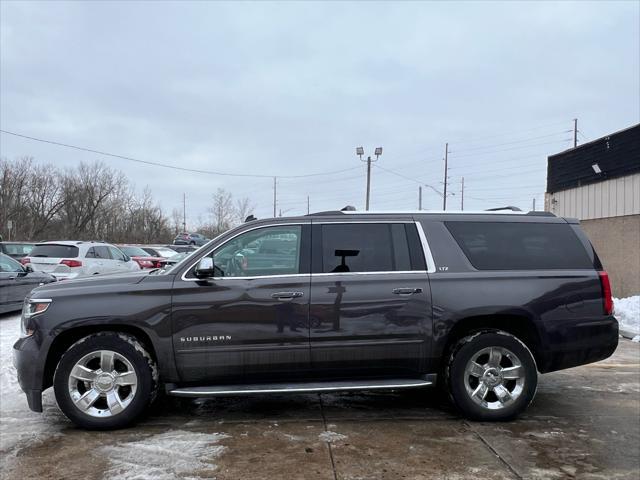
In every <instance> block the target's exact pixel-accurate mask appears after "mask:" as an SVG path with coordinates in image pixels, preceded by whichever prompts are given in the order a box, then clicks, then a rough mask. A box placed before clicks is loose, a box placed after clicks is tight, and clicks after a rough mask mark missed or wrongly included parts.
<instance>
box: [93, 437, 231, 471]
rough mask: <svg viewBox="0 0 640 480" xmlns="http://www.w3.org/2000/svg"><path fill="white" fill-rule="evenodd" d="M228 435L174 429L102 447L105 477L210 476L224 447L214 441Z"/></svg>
mask: <svg viewBox="0 0 640 480" xmlns="http://www.w3.org/2000/svg"><path fill="white" fill-rule="evenodd" d="M227 437H228V435H225V434H221V433H198V432H188V431H185V430H174V431H170V432H166V433H160V434H158V435H152V436H150V437H147V438H145V439H144V440H140V441H136V442H126V443H122V444H120V445H112V446H108V447H103V448H102V449H101V452H102V453H103V454H104V455H106V456H107V457H109V460H110V462H111V465H110V467H109V468H108V470H107V472H106V473H105V478H106V479H116V478H117V479H120V480H134V479H135V480H147V479H149V480H150V479H154V480H165V479H166V480H172V479H175V478H189V479H197V478H211V477H212V476H213V473H214V471H215V470H216V469H217V466H216V465H215V464H214V463H213V461H214V460H215V458H216V457H218V456H219V455H220V454H221V453H222V452H223V451H224V449H225V448H226V447H224V446H222V445H216V444H217V443H218V442H219V441H220V440H222V439H223V438H227Z"/></svg>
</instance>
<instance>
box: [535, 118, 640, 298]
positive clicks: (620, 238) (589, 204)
mask: <svg viewBox="0 0 640 480" xmlns="http://www.w3.org/2000/svg"><path fill="white" fill-rule="evenodd" d="M545 210H547V211H550V212H553V213H554V214H556V215H558V216H562V217H573V218H578V219H579V220H580V223H581V224H582V228H583V229H584V230H585V232H586V233H587V235H588V236H589V238H590V240H591V243H593V246H594V247H595V249H596V251H597V252H598V255H599V257H600V260H601V262H602V264H603V265H604V267H605V269H606V270H607V272H609V275H610V278H611V284H612V288H613V294H614V296H616V297H628V296H631V295H638V294H640V125H635V126H633V127H630V128H627V129H625V130H621V131H619V132H616V133H613V134H611V135H608V136H606V137H603V138H600V139H598V140H594V141H593V142H589V143H585V144H584V145H581V146H579V147H577V148H574V149H571V150H567V151H565V152H562V153H558V154H556V155H551V156H550V157H549V158H548V162H547V192H546V194H545Z"/></svg>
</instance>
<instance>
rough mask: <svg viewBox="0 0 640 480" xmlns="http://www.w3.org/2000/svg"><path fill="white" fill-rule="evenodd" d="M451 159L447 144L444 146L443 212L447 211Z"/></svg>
mask: <svg viewBox="0 0 640 480" xmlns="http://www.w3.org/2000/svg"><path fill="white" fill-rule="evenodd" d="M448 159H449V144H448V143H445V146H444V195H443V196H442V210H446V209H447V177H448V170H449V166H448V164H447V162H448Z"/></svg>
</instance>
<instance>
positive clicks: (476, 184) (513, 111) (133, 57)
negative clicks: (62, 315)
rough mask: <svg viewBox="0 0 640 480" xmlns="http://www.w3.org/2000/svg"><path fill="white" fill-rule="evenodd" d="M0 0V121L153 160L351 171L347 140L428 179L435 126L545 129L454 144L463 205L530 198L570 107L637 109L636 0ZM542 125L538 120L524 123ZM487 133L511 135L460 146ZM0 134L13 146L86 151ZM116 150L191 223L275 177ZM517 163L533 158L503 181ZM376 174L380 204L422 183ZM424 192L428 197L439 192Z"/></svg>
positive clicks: (450, 130) (41, 155)
mask: <svg viewBox="0 0 640 480" xmlns="http://www.w3.org/2000/svg"><path fill="white" fill-rule="evenodd" d="M0 8H1V13H2V15H1V17H2V20H1V22H2V23H1V27H2V28H1V38H0V40H1V45H0V49H1V50H0V53H1V54H2V55H1V68H2V83H1V88H0V93H1V97H2V102H1V103H2V106H1V107H0V121H1V123H2V128H4V129H6V130H13V131H17V132H21V133H25V134H28V135H33V136H40V137H43V138H49V139H53V140H57V141H61V142H65V143H73V144H78V145H82V146H87V147H90V148H96V149H100V150H106V151H110V152H114V153H119V154H123V155H128V156H133V157H137V158H141V159H148V160H156V161H160V162H163V163H172V164H176V165H181V166H185V165H186V166H190V167H193V168H206V169H212V170H226V171H236V172H257V173H264V174H267V175H286V174H303V173H309V172H317V171H326V170H338V169H342V168H346V167H349V166H357V165H358V162H359V161H358V158H357V157H356V156H355V155H354V148H355V147H356V146H357V145H360V144H362V145H364V146H365V147H366V148H367V149H368V150H372V149H373V148H374V147H375V146H378V145H383V146H384V148H385V153H384V155H383V157H382V158H381V159H380V162H381V163H380V165H384V166H385V167H386V168H390V169H400V170H401V171H402V172H403V173H404V174H406V175H408V176H410V177H412V178H418V179H419V180H420V181H424V182H427V183H431V184H436V185H437V182H439V181H440V180H441V178H442V176H443V172H442V162H441V157H442V153H443V150H444V143H445V142H447V141H449V142H450V144H451V145H452V150H455V148H456V147H457V149H458V150H460V149H462V148H463V147H465V148H469V147H471V146H482V145H492V144H498V143H501V141H508V140H520V139H522V138H527V136H531V137H533V136H536V135H543V134H545V133H546V134H552V133H555V134H557V136H556V137H552V138H551V139H550V140H556V141H557V143H555V144H546V145H539V146H532V147H528V148H526V149H522V150H515V151H509V152H500V151H497V150H500V149H499V148H495V149H494V151H491V150H490V149H489V151H491V152H492V153H491V154H487V155H482V156H481V155H477V156H475V157H472V156H467V157H461V158H459V159H456V156H455V154H454V153H452V155H451V163H450V165H451V168H452V170H451V172H450V175H451V177H452V178H451V180H452V182H453V183H454V184H455V185H456V187H455V188H456V189H457V188H458V185H459V179H460V177H461V176H463V175H464V176H465V178H466V180H465V183H466V185H467V186H468V189H469V190H468V195H469V200H468V203H467V206H468V207H469V208H472V207H474V206H475V207H476V208H486V207H489V206H494V205H495V204H496V203H498V204H503V203H509V204H514V203H515V204H520V205H521V206H523V207H525V208H526V207H528V206H529V204H530V201H531V198H532V197H533V196H534V195H535V196H537V197H538V200H539V202H540V201H541V193H542V192H543V191H544V180H545V178H544V176H545V171H546V170H545V161H546V155H548V154H551V153H555V152H557V151H559V150H562V149H564V148H566V147H567V146H568V145H569V142H568V141H566V139H567V138H568V135H566V134H565V133H563V131H564V130H568V129H569V128H570V127H571V119H572V118H574V117H576V116H577V117H579V118H580V125H581V128H582V129H583V131H584V132H585V134H586V135H587V136H588V137H589V138H591V139H593V138H596V137H597V136H599V135H604V134H606V133H609V132H611V131H614V130H617V129H620V128H623V127H626V126H628V125H630V124H632V123H636V122H637V121H638V118H639V116H640V113H639V107H638V105H639V103H640V98H639V94H638V85H639V83H640V79H639V78H638V71H639V70H640V65H639V63H638V62H639V61H638V58H639V57H640V52H639V47H638V44H639V41H638V39H639V35H640V33H639V31H638V23H639V19H640V13H639V8H640V7H638V4H637V3H633V2H628V3H627V2H622V3H614V2H607V3H583V4H580V8H576V5H575V4H574V3H546V2H545V3H540V4H538V3H527V4H524V3H518V4H509V3H477V4H475V3H451V2H448V3H418V2H415V3H414V2H408V3H398V2H394V3H378V2H375V3H365V2H356V3H335V2H330V3H326V4H325V3H306V2H305V3H290V2H282V3H278V2H276V3H264V2H261V3H218V2H215V3H204V2H202V3H201V2H194V3H185V2H171V3H170V2H157V3H147V2H139V3H126V4H123V3H108V2H105V3H92V4H84V3H76V2H55V3H46V2H42V3H25V2H20V3H18V2H3V3H2V4H1V6H0ZM562 122H564V123H562ZM541 125H550V126H549V127H547V128H545V129H541V130H531V129H532V128H533V127H538V126H541ZM508 132H523V133H519V134H510V135H506V133H508ZM496 135H504V137H502V138H493V139H488V140H483V141H480V140H478V141H477V142H475V143H469V139H473V138H483V137H487V136H494V137H495V136H496ZM1 140H2V152H1V153H2V155H3V156H7V157H10V158H11V157H14V156H18V155H23V154H30V155H33V156H35V157H36V160H37V161H40V162H55V163H58V164H72V163H76V162H78V161H80V160H93V159H97V157H95V156H92V155H87V154H81V153H77V152H71V151H66V150H63V149H60V148H58V147H52V146H44V145H38V144H33V143H28V142H25V141H22V140H17V139H14V138H9V137H7V136H6V135H3V136H2V137H1ZM531 143H532V144H533V143H535V142H531ZM418 153H419V154H418ZM527 155H529V158H528V159H526V160H518V159H519V158H521V157H526V156H527ZM109 163H110V164H111V165H112V166H114V167H117V168H120V169H122V170H124V171H125V172H126V173H127V175H128V177H129V178H130V179H131V180H132V181H133V182H134V183H136V185H138V187H139V188H140V189H142V188H143V187H144V186H145V185H147V184H148V185H150V187H151V189H152V191H153V193H154V195H155V197H156V198H158V199H159V200H160V201H161V202H162V205H163V206H164V207H165V209H166V210H167V211H170V210H171V208H173V207H174V206H177V205H179V204H180V202H181V197H182V192H187V195H188V197H189V199H190V201H189V205H188V210H189V216H190V217H191V219H192V220H193V221H195V220H196V219H197V216H198V215H204V214H205V212H206V204H207V202H208V200H209V198H210V195H211V193H212V192H214V191H215V190H216V189H217V188H218V187H225V188H227V189H229V190H231V191H232V192H233V193H234V194H235V195H236V196H250V197H251V198H252V200H253V203H254V204H256V205H257V206H258V209H257V214H258V216H261V217H264V216H268V215H270V213H271V211H272V205H271V196H272V191H271V183H272V182H271V181H270V180H269V179H266V180H262V179H246V178H236V179H230V178H220V177H205V176H202V175H194V174H187V173H181V172H174V171H170V170H165V169H161V168H152V167H145V166H140V165H136V164H131V163H127V162H125V161H119V160H118V161H116V160H109ZM517 165H521V166H522V171H529V172H530V171H531V170H532V166H533V167H539V171H538V172H537V173H534V174H531V173H528V174H518V169H512V170H511V171H510V172H511V173H512V174H510V175H508V176H504V177H502V178H500V177H496V176H495V174H496V173H498V174H499V173H501V172H502V171H503V169H504V168H505V167H506V166H509V167H514V166H517ZM474 171H476V172H477V173H475V174H472V172H474ZM504 171H506V170H504ZM465 172H467V173H465ZM482 173H484V177H485V178H482ZM491 173H493V174H494V175H493V177H492V175H491ZM358 174H359V176H358ZM351 177H356V178H351ZM474 177H477V180H476V179H474ZM336 180H339V181H336ZM372 185H373V199H372V204H373V206H374V207H376V208H405V209H408V208H415V207H416V203H417V186H418V184H417V183H416V182H413V183H412V182H410V181H407V180H403V179H401V178H400V177H394V176H393V175H392V174H389V173H386V172H383V171H381V170H376V169H374V178H373V183H372ZM531 185H532V186H531ZM279 190H280V194H281V195H280V206H281V207H282V209H283V210H285V211H288V212H289V213H306V196H307V195H310V196H311V204H312V210H316V209H317V210H323V209H330V208H337V207H341V206H342V205H343V204H345V203H355V204H357V205H358V206H360V207H361V206H362V204H363V203H364V178H363V177H362V173H361V172H356V173H354V174H350V173H349V174H344V175H342V176H328V177H320V178H311V179H299V180H282V181H281V182H280V183H279ZM474 190H475V194H474ZM425 195H426V198H425V200H426V204H427V206H429V207H434V206H437V204H438V203H439V200H438V199H437V196H436V195H435V194H431V193H429V194H426V193H425ZM472 197H475V198H484V199H486V200H484V201H477V200H473V199H472ZM454 203H455V204H457V202H454ZM539 205H540V203H539Z"/></svg>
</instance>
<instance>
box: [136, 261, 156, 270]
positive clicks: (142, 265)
mask: <svg viewBox="0 0 640 480" xmlns="http://www.w3.org/2000/svg"><path fill="white" fill-rule="evenodd" d="M136 262H138V265H140V268H153V262H152V261H151V260H139V259H138V260H136Z"/></svg>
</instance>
